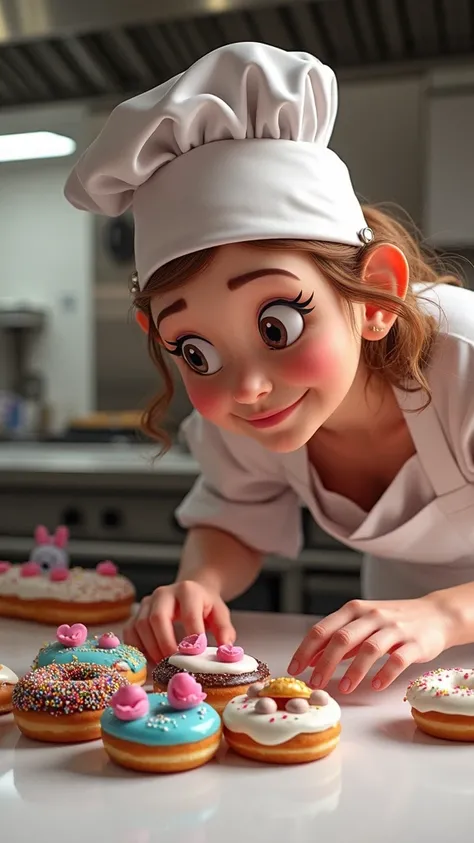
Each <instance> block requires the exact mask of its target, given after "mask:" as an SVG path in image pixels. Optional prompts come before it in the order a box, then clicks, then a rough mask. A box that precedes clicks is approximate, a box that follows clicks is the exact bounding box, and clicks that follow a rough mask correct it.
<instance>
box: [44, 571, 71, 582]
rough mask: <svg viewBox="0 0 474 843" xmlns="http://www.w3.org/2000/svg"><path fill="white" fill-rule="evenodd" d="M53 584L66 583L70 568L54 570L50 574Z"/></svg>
mask: <svg viewBox="0 0 474 843" xmlns="http://www.w3.org/2000/svg"><path fill="white" fill-rule="evenodd" d="M49 578H50V580H51V582H64V581H65V580H67V579H69V570H68V568H52V569H51V571H50V572H49Z"/></svg>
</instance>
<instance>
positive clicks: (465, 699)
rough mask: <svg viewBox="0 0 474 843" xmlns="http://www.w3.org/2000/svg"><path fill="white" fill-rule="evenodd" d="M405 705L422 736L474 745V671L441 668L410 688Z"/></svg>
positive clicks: (427, 674)
mask: <svg viewBox="0 0 474 843" xmlns="http://www.w3.org/2000/svg"><path fill="white" fill-rule="evenodd" d="M405 701H406V702H408V703H410V705H411V713H412V716H413V719H414V721H415V723H416V725H417V726H418V728H419V729H421V730H422V731H423V732H426V733H427V734H428V735H433V736H434V737H435V738H443V739H444V740H447V741H474V670H473V669H472V668H463V667H449V668H442V667H440V668H438V669H437V670H430V671H428V672H427V673H423V675H422V676H419V677H418V679H414V680H413V681H412V682H410V684H409V685H408V688H407V691H406V695H405Z"/></svg>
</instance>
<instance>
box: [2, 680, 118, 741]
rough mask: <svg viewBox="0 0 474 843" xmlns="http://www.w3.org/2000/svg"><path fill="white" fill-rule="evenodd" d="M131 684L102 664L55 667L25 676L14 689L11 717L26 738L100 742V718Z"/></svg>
mask: <svg viewBox="0 0 474 843" xmlns="http://www.w3.org/2000/svg"><path fill="white" fill-rule="evenodd" d="M124 685H128V682H127V680H126V679H125V678H124V677H123V676H122V674H120V673H119V672H118V671H117V670H113V669H110V668H107V667H103V666H101V665H98V664H80V663H74V664H51V665H49V666H48V667H39V668H38V669H37V670H32V671H30V672H29V673H27V674H26V675H25V676H23V678H22V679H20V680H19V681H18V683H17V684H16V685H15V687H14V689H13V697H12V703H13V716H14V718H15V722H16V724H17V726H18V728H19V729H20V731H21V732H22V733H23V734H24V735H25V736H26V737H27V738H33V739H34V740H37V741H46V742H48V743H79V742H81V741H93V740H96V739H97V738H99V737H100V718H101V715H102V714H103V712H104V711H105V709H106V708H107V705H108V703H109V700H110V698H111V697H112V696H113V695H114V694H115V693H116V691H118V690H119V688H121V687H122V686H124Z"/></svg>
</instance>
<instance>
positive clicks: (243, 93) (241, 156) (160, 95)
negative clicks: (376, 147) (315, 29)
mask: <svg viewBox="0 0 474 843" xmlns="http://www.w3.org/2000/svg"><path fill="white" fill-rule="evenodd" d="M336 114H337V83H336V78H335V76H334V73H333V71H332V70H331V69H330V68H329V67H326V66H325V65H324V64H322V63H321V62H320V61H318V59H316V58H314V57H313V56H311V55H309V54H308V53H299V52H286V51H284V50H281V49H278V48H277V47H271V46H268V45H265V44H258V43H241V44H229V45H226V46H224V47H221V48H219V49H218V50H215V51H214V52H212V53H209V54H208V55H206V56H204V57H203V58H201V59H199V60H198V61H197V62H196V63H195V64H193V65H192V66H191V67H190V68H189V69H188V70H186V71H185V72H184V73H181V74H179V75H178V76H175V77H174V78H173V79H171V80H169V81H168V82H165V83H164V84H163V85H159V86H158V87H156V88H153V89H152V90H151V91H147V92H146V93H144V94H141V95H140V96H137V97H135V98H133V99H131V100H128V101H126V102H124V103H122V104H121V105H119V106H118V107H117V108H116V109H115V110H114V111H113V112H112V114H111V116H110V117H109V119H108V121H107V123H106V125H105V126H104V128H103V130H102V132H101V133H100V134H99V136H98V137H97V139H96V140H95V141H94V142H93V143H92V145H91V146H90V147H89V149H88V150H87V151H86V152H85V153H84V155H83V156H82V157H81V159H80V160H79V162H78V163H77V165H76V166H75V168H74V170H73V171H72V173H71V175H70V176H69V179H68V181H67V184H66V189H65V193H66V197H67V198H68V199H69V201H70V202H71V203H72V204H73V205H75V206H76V207H78V208H81V209H83V210H89V211H93V212H95V213H102V214H107V215H109V216H117V215H119V214H121V213H123V212H124V211H125V210H126V209H128V208H130V207H132V209H133V214H134V218H135V259H136V268H137V273H138V283H139V285H140V287H141V289H143V287H144V286H145V284H146V282H147V280H148V279H149V278H150V276H151V275H152V273H153V272H154V271H155V270H156V269H158V268H159V267H160V266H163V265H164V264H165V263H167V262H168V261H170V260H172V259H173V258H177V257H180V256H181V255H184V254H187V253H190V252H195V251H198V250H200V249H203V248H206V247H211V246H220V245H223V244H227V243H236V242H244V241H250V240H259V239H260V240H262V239H272V238H298V239H310V240H323V241H332V242H338V243H347V244H353V245H359V246H360V245H361V241H362V242H363V240H364V237H363V236H361V231H362V232H363V231H364V229H365V230H367V223H366V221H365V219H364V216H363V214H362V210H361V207H360V204H359V202H358V200H357V198H356V196H355V194H354V190H353V187H352V183H351V179H350V176H349V172H348V170H347V167H346V165H345V164H344V163H343V162H342V161H341V159H340V158H338V156H337V155H336V154H335V153H334V152H332V151H331V150H329V149H328V143H329V140H330V137H331V132H332V129H333V125H334V121H335V118H336ZM369 233H370V229H369Z"/></svg>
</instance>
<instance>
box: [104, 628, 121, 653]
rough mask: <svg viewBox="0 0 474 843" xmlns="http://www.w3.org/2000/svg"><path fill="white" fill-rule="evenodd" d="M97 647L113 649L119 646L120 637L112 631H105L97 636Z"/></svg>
mask: <svg viewBox="0 0 474 843" xmlns="http://www.w3.org/2000/svg"><path fill="white" fill-rule="evenodd" d="M99 647H100V648H101V650H115V648H116V647H120V638H117V636H116V635H114V633H113V632H105V633H104V634H103V635H101V636H100V638H99Z"/></svg>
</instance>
